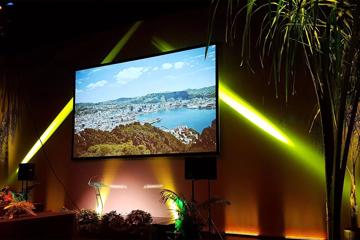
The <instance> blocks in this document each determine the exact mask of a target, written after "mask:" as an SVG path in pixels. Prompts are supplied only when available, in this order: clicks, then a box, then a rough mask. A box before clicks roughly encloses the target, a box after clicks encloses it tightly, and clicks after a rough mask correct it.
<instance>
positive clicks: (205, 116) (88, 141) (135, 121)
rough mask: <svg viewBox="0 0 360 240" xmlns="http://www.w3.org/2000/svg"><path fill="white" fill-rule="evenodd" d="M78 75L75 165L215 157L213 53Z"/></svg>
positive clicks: (194, 52)
mask: <svg viewBox="0 0 360 240" xmlns="http://www.w3.org/2000/svg"><path fill="white" fill-rule="evenodd" d="M204 53H205V47H198V48H193V49H188V50H182V51H176V52H172V53H168V54H163V55H158V56H153V57H147V58H141V59H137V60H132V61H127V62H122V63H116V64H111V65H105V66H99V67H93V68H87V69H82V70H78V71H76V79H75V103H74V104H75V106H74V109H75V111H74V141H73V157H74V158H89V157H116V156H143V155H166V154H184V153H214V152H216V151H217V144H218V139H217V138H218V136H217V73H216V46H215V45H211V46H210V47H209V49H208V54H207V57H206V58H205V54H204Z"/></svg>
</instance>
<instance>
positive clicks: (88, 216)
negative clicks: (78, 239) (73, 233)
mask: <svg viewBox="0 0 360 240" xmlns="http://www.w3.org/2000/svg"><path fill="white" fill-rule="evenodd" d="M76 223H77V228H78V231H79V232H80V233H81V234H93V233H98V232H99V223H100V218H99V215H98V214H97V213H96V212H95V211H94V210H89V209H81V210H80V212H78V213H77V214H76Z"/></svg>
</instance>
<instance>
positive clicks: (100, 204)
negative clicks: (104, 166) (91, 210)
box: [88, 176, 127, 215]
mask: <svg viewBox="0 0 360 240" xmlns="http://www.w3.org/2000/svg"><path fill="white" fill-rule="evenodd" d="M96 178H97V176H94V177H91V178H90V179H89V182H88V185H89V186H90V187H93V188H94V190H95V197H96V210H97V211H99V212H98V214H100V215H101V214H102V212H103V210H104V202H103V200H102V197H101V192H100V189H101V188H103V187H107V188H116V189H126V188H127V186H126V185H113V184H112V185H106V184H104V183H102V182H101V181H99V180H98V181H96V180H94V179H96ZM100 207H101V208H100Z"/></svg>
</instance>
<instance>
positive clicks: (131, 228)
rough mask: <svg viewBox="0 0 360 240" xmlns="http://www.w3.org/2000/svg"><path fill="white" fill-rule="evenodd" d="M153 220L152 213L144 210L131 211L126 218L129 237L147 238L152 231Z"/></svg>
mask: <svg viewBox="0 0 360 240" xmlns="http://www.w3.org/2000/svg"><path fill="white" fill-rule="evenodd" d="M152 221H153V219H152V217H151V215H150V213H147V212H145V211H143V210H133V211H131V212H130V213H129V215H128V216H127V218H126V220H125V222H126V226H127V230H128V231H127V233H128V238H127V239H146V236H148V235H149V232H150V231H151V223H152Z"/></svg>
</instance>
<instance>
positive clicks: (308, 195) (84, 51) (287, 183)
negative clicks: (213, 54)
mask: <svg viewBox="0 0 360 240" xmlns="http://www.w3.org/2000/svg"><path fill="white" fill-rule="evenodd" d="M207 24H208V9H206V8H205V9H195V10H191V9H190V10H189V11H188V12H183V13H181V14H176V15H173V16H168V17H159V18H154V19H148V20H145V21H144V22H143V24H142V26H141V27H140V28H139V29H138V30H137V31H136V33H135V34H134V35H133V36H132V37H131V38H130V40H129V41H128V43H127V44H126V45H125V47H124V48H123V50H122V51H121V52H120V54H119V55H118V56H117V58H116V60H121V59H124V58H130V57H138V56H140V55H148V54H154V53H157V52H159V49H158V48H157V47H156V46H155V44H153V43H154V41H155V42H158V40H159V39H160V40H164V41H166V42H167V43H168V44H170V45H172V46H173V47H175V48H183V47H188V46H194V45H198V44H199V43H203V42H204V41H205V39H206V34H207ZM131 25H132V24H131V23H126V22H121V23H119V25H118V27H116V28H115V29H112V30H107V29H106V28H104V31H101V32H94V33H91V34H83V35H81V36H77V37H73V36H69V37H68V38H67V39H65V40H62V41H58V42H56V41H55V42H54V43H52V44H48V45H46V46H43V47H40V48H38V49H35V50H33V51H28V52H24V53H22V54H21V55H17V56H13V57H14V58H16V60H17V61H18V62H19V68H20V69H22V71H24V72H25V73H26V74H24V75H25V76H26V77H24V78H25V79H24V81H22V82H23V86H22V87H23V88H24V89H26V96H25V99H26V102H27V104H28V110H27V111H25V113H24V114H23V116H22V119H21V120H22V121H21V124H20V126H19V128H18V134H17V135H16V136H17V141H15V143H16V146H14V145H12V146H10V150H11V151H12V153H11V154H10V157H11V159H10V163H9V164H10V166H9V169H10V172H11V171H13V170H14V169H15V167H16V165H17V163H18V162H19V161H21V159H22V158H23V157H24V156H25V154H26V153H27V151H28V150H29V149H30V147H31V146H32V145H33V144H34V143H35V141H36V139H37V134H40V133H42V132H43V131H44V130H45V129H46V127H47V126H48V125H49V123H50V122H51V121H52V120H53V119H54V118H55V117H56V115H57V114H58V113H59V112H60V110H61V109H62V108H63V107H64V106H65V104H66V103H67V102H68V101H69V100H70V98H71V97H72V94H73V81H74V70H75V69H76V68H79V67H83V66H89V65H96V64H99V63H100V62H101V61H102V60H103V59H104V57H105V56H106V55H107V53H108V52H109V51H110V50H111V49H112V48H113V47H114V45H115V44H116V43H117V42H118V40H119V39H120V38H121V37H122V36H123V34H124V33H126V32H127V31H128V29H129V27H130V26H131ZM215 34H216V35H219V36H222V34H223V28H222V26H221V24H218V26H216V28H215ZM215 40H216V39H215ZM217 40H219V41H220V56H219V69H220V73H219V77H220V81H221V82H223V83H224V84H226V85H227V86H228V87H229V88H230V89H232V90H233V91H234V92H235V93H236V94H238V95H239V96H241V97H242V98H243V99H245V100H246V101H248V102H249V103H250V104H251V105H252V106H254V107H255V108H256V109H257V110H258V111H259V112H261V113H262V114H263V115H265V116H268V118H269V119H271V120H272V121H273V122H274V123H275V124H276V125H277V126H278V127H279V128H281V129H283V131H284V132H286V133H290V132H292V133H294V135H295V136H298V137H300V138H303V139H305V142H306V143H308V144H309V145H310V146H311V147H312V148H317V147H319V145H320V141H321V140H320V138H319V136H316V132H315V133H312V134H308V128H309V126H310V121H311V119H312V116H313V109H314V104H315V98H314V94H313V91H312V85H311V83H310V81H309V80H306V79H307V76H306V75H305V74H304V70H303V69H301V68H300V69H299V71H298V73H297V79H298V80H297V87H296V89H297V92H296V95H295V96H291V97H290V99H289V102H288V103H287V104H285V100H284V97H283V96H282V95H280V97H279V99H276V98H275V91H274V86H273V83H271V84H270V86H268V84H267V80H268V79H269V75H270V71H269V69H264V70H261V69H260V68H259V67H258V66H257V65H255V66H253V67H254V68H255V70H256V73H255V74H252V73H251V72H249V71H248V70H247V69H246V68H241V67H240V66H239V65H240V61H239V54H240V50H239V49H238V48H237V47H234V48H231V47H226V46H225V45H224V44H222V43H221V38H218V39H217ZM299 61H300V60H299ZM303 80H304V81H303ZM34 122H35V125H36V128H34ZM220 128H221V133H220V136H221V146H220V151H221V156H220V158H219V161H218V180H217V181H214V182H213V184H212V187H213V194H214V195H216V196H219V197H222V198H224V199H227V200H229V201H230V202H231V205H230V206H227V207H226V208H223V207H218V208H214V217H215V218H214V219H215V223H216V224H217V225H218V226H219V227H220V229H224V230H226V231H227V232H232V233H241V234H250V235H254V234H255V235H256V234H262V235H271V236H288V237H289V236H290V237H304V236H309V237H323V236H325V205H324V202H325V199H324V198H325V194H324V189H325V186H324V174H323V172H321V171H320V172H319V171H316V170H314V169H313V168H312V167H311V166H312V165H311V159H308V161H306V160H304V158H301V157H300V158H299V157H297V156H295V155H293V154H291V153H289V151H288V150H287V148H286V147H284V145H283V144H281V143H279V142H278V141H275V140H273V139H272V138H271V137H268V135H266V134H265V133H263V132H262V131H260V130H259V129H258V128H257V127H254V126H253V125H251V124H249V123H248V122H247V121H246V120H244V118H242V117H241V116H239V114H238V113H236V112H235V111H234V110H232V109H231V108H229V107H228V106H227V105H226V104H224V103H223V102H221V101H220ZM71 138H72V119H71V117H68V118H67V119H66V120H65V121H64V123H63V124H62V125H61V126H60V128H59V129H58V130H57V131H56V132H55V133H54V135H53V136H52V137H51V138H50V139H49V141H48V142H47V143H46V145H45V151H41V150H40V151H39V152H38V153H37V154H36V156H35V157H34V159H33V160H34V161H35V162H36V164H37V173H38V181H39V183H40V184H41V185H40V186H39V187H37V189H36V190H35V193H34V199H35V200H36V201H39V202H44V203H45V207H46V209H48V210H54V211H56V210H59V209H60V208H62V207H63V206H64V205H65V206H67V207H69V208H72V207H73V206H72V205H71V202H70V201H69V198H68V197H67V196H66V195H65V193H64V190H63V188H62V186H61V185H60V184H59V182H58V181H57V180H56V178H55V177H54V175H53V174H52V172H51V171H50V169H49V165H48V164H47V163H46V161H45V159H46V158H45V154H46V156H47V158H48V159H49V160H51V162H52V165H53V167H54V169H55V170H56V172H57V174H58V175H59V177H60V178H61V179H62V181H63V182H64V184H65V186H66V188H67V189H68V191H69V194H70V195H71V196H72V198H73V200H74V201H75V202H76V204H77V205H78V206H79V207H80V208H91V209H94V208H95V205H96V201H95V193H94V190H93V189H92V188H90V187H89V186H88V185H87V182H88V180H89V178H90V177H92V176H95V175H100V176H104V179H105V181H106V182H107V183H112V184H124V185H127V187H128V188H127V189H113V190H111V191H107V190H106V189H104V192H103V196H104V200H105V210H104V211H105V212H107V211H110V210H118V211H120V212H122V213H127V212H129V211H131V210H132V209H143V210H145V211H149V212H150V213H151V214H152V215H153V216H168V215H169V212H168V210H167V206H164V205H162V204H161V203H160V202H159V199H160V195H159V189H143V186H144V185H146V184H163V185H164V186H165V187H166V188H170V189H172V190H175V191H176V192H178V193H183V194H184V195H185V196H186V197H188V198H190V195H191V184H190V182H189V181H186V180H185V179H184V161H183V159H172V158H156V159H141V160H131V159H121V160H116V159H110V160H96V161H72V160H71V145H72V143H71ZM304 154H305V153H304ZM309 162H310V163H309ZM206 184H207V183H206V182H205V181H199V182H198V184H197V185H196V190H197V195H196V197H197V200H198V201H199V202H200V201H204V200H205V199H206V198H207V193H206V189H207V188H206V186H207V185H206Z"/></svg>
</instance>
